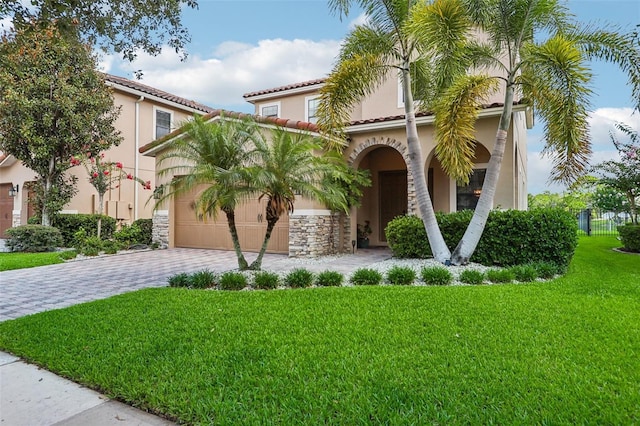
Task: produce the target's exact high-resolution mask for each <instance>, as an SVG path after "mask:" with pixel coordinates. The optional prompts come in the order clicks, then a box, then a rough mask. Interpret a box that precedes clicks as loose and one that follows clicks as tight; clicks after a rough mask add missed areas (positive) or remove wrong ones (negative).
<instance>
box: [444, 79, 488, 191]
mask: <svg viewBox="0 0 640 426" xmlns="http://www.w3.org/2000/svg"><path fill="white" fill-rule="evenodd" d="M497 87H498V83H497V81H496V80H495V79H493V78H489V77H487V76H484V75H473V76H471V75H465V76H461V77H459V78H457V79H456V80H455V81H454V82H453V84H452V85H451V86H450V87H449V88H448V89H447V90H446V91H444V93H443V94H442V96H441V97H440V98H439V99H438V101H437V102H436V103H435V104H434V111H435V115H436V118H435V123H434V125H435V128H436V156H437V158H438V160H440V163H441V164H442V168H443V170H444V171H445V173H447V175H449V176H450V177H452V178H454V179H456V180H457V181H458V182H462V183H465V184H466V183H468V182H469V176H470V175H471V172H472V171H473V157H474V154H475V140H474V134H475V122H476V120H477V118H478V113H479V112H480V109H481V107H482V101H483V100H484V99H486V97H487V96H488V95H489V94H491V93H492V92H494V91H495V90H496V89H497Z"/></svg>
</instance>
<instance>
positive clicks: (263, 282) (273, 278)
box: [253, 271, 280, 290]
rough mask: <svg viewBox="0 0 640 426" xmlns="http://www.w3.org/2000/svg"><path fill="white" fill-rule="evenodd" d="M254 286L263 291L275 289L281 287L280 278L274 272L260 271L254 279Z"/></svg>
mask: <svg viewBox="0 0 640 426" xmlns="http://www.w3.org/2000/svg"><path fill="white" fill-rule="evenodd" d="M253 285H254V287H255V288H260V289H263V290H270V289H274V288H277V287H278V285H280V277H279V276H278V274H275V273H273V272H267V271H260V272H257V273H256V274H255V276H254V277H253Z"/></svg>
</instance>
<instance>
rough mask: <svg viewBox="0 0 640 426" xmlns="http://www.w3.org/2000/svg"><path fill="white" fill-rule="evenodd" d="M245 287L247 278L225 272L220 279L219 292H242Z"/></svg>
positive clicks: (237, 273)
mask: <svg viewBox="0 0 640 426" xmlns="http://www.w3.org/2000/svg"><path fill="white" fill-rule="evenodd" d="M246 286H247V277H245V276H244V275H243V274H241V273H240V272H225V273H224V274H222V276H221V277H220V290H242V289H243V288H245V287H246Z"/></svg>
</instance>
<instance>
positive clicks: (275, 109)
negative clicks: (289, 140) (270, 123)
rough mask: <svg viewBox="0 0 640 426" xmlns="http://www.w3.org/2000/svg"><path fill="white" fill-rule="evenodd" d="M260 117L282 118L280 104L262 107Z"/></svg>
mask: <svg viewBox="0 0 640 426" xmlns="http://www.w3.org/2000/svg"><path fill="white" fill-rule="evenodd" d="M260 115H261V116H263V117H275V118H278V117H280V102H276V103H273V104H264V105H260Z"/></svg>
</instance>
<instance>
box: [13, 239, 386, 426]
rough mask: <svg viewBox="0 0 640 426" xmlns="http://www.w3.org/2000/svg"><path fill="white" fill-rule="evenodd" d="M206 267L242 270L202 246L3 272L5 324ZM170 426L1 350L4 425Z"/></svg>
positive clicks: (286, 267) (269, 262) (286, 266)
mask: <svg viewBox="0 0 640 426" xmlns="http://www.w3.org/2000/svg"><path fill="white" fill-rule="evenodd" d="M390 257H391V255H390V253H389V251H388V250H386V249H366V250H359V251H358V252H357V253H356V254H353V255H344V256H330V257H326V258H319V259H308V260H299V259H289V258H288V257H287V256H284V255H273V254H266V255H265V257H264V259H263V269H265V270H271V271H277V272H287V271H290V270H292V269H295V268H300V267H304V268H307V269H309V270H310V271H313V272H321V271H324V270H327V269H331V270H335V271H339V272H342V273H343V274H345V275H348V274H350V273H351V272H353V271H354V270H356V269H357V268H360V267H364V266H367V265H370V264H372V263H376V262H379V261H382V260H385V259H388V258H390ZM254 258H255V254H253V253H249V254H248V255H247V260H248V261H251V260H253V259H254ZM202 269H209V270H211V271H215V272H224V271H229V270H233V269H237V260H236V257H235V254H234V253H233V252H228V251H218V250H197V249H170V250H156V251H142V252H133V253H126V254H120V255H114V256H105V257H99V258H89V259H83V260H75V261H71V262H67V263H63V264H58V265H49V266H42V267H38V268H28V269H18V270H14V271H5V272H0V321H5V320H10V319H15V318H18V317H21V316H25V315H30V314H34V313H38V312H42V311H47V310H51V309H58V308H64V307H67V306H71V305H75V304H79V303H83V302H88V301H91V300H97V299H103V298H107V297H110V296H113V295H116V294H121V293H126V292H129V291H134V290H139V289H142V288H149V287H165V286H167V278H168V277H170V276H172V275H174V274H177V273H179V272H188V273H190V272H195V271H198V270H202ZM168 424H172V423H171V422H168V421H167V420H165V419H162V418H160V417H156V416H153V415H151V414H148V413H146V412H143V411H140V410H137V409H134V408H132V407H130V406H128V405H125V404H122V403H119V402H117V401H112V400H109V399H108V398H107V397H105V396H103V395H100V394H98V393H96V392H94V391H93V390H90V389H87V388H85V387H83V386H81V385H78V384H76V383H74V382H71V381H69V380H66V379H63V378H60V377H58V376H56V375H55V374H52V373H50V372H48V371H46V370H43V369H40V368H38V367H36V366H34V365H30V364H27V363H25V362H23V361H20V359H19V358H16V357H14V356H12V355H10V354H6V353H2V352H0V425H2V426H4V425H7V426H9V425H11V426H20V425H25V426H26V425H28V426H32V425H92V426H94V425H99V426H101V425H104V426H106V425H120V426H130V425H141V426H145V425H168Z"/></svg>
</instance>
